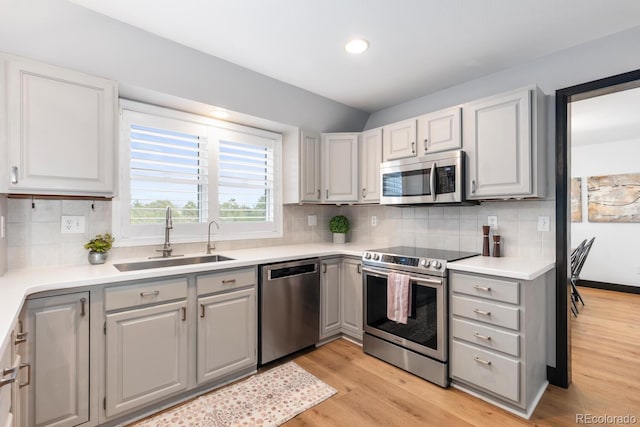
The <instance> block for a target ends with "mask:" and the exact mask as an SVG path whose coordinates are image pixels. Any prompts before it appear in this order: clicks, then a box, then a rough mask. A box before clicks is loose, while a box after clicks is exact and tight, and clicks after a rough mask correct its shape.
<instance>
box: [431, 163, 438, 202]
mask: <svg viewBox="0 0 640 427" xmlns="http://www.w3.org/2000/svg"><path fill="white" fill-rule="evenodd" d="M436 169H438V165H437V164H435V163H434V164H433V165H431V174H430V176H429V187H431V197H433V201H434V202H435V201H436V199H437V198H438V193H437V192H436Z"/></svg>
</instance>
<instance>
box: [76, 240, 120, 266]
mask: <svg viewBox="0 0 640 427" xmlns="http://www.w3.org/2000/svg"><path fill="white" fill-rule="evenodd" d="M114 240H115V239H114V238H113V236H111V234H109V233H105V234H96V237H94V238H93V239H91V240H89V242H87V243H85V244H84V248H85V249H89V263H91V264H104V262H105V261H106V260H107V252H108V251H109V249H111V246H112V245H113V241H114Z"/></svg>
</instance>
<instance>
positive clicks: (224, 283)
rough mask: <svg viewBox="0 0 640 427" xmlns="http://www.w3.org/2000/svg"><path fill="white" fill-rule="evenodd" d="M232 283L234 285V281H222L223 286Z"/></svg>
mask: <svg viewBox="0 0 640 427" xmlns="http://www.w3.org/2000/svg"><path fill="white" fill-rule="evenodd" d="M232 283H236V279H227V280H223V281H222V284H223V285H230V284H232Z"/></svg>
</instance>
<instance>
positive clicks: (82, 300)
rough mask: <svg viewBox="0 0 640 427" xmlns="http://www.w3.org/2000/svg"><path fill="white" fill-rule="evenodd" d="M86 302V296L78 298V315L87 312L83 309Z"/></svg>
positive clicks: (83, 314)
mask: <svg viewBox="0 0 640 427" xmlns="http://www.w3.org/2000/svg"><path fill="white" fill-rule="evenodd" d="M86 303H87V299H86V298H80V316H83V317H84V316H85V315H86V314H87V312H86V311H85V309H84V305H85V304H86Z"/></svg>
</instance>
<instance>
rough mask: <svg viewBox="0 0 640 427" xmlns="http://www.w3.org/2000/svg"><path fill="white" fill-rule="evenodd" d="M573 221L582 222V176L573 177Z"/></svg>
mask: <svg viewBox="0 0 640 427" xmlns="http://www.w3.org/2000/svg"><path fill="white" fill-rule="evenodd" d="M571 222H582V178H571Z"/></svg>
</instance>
